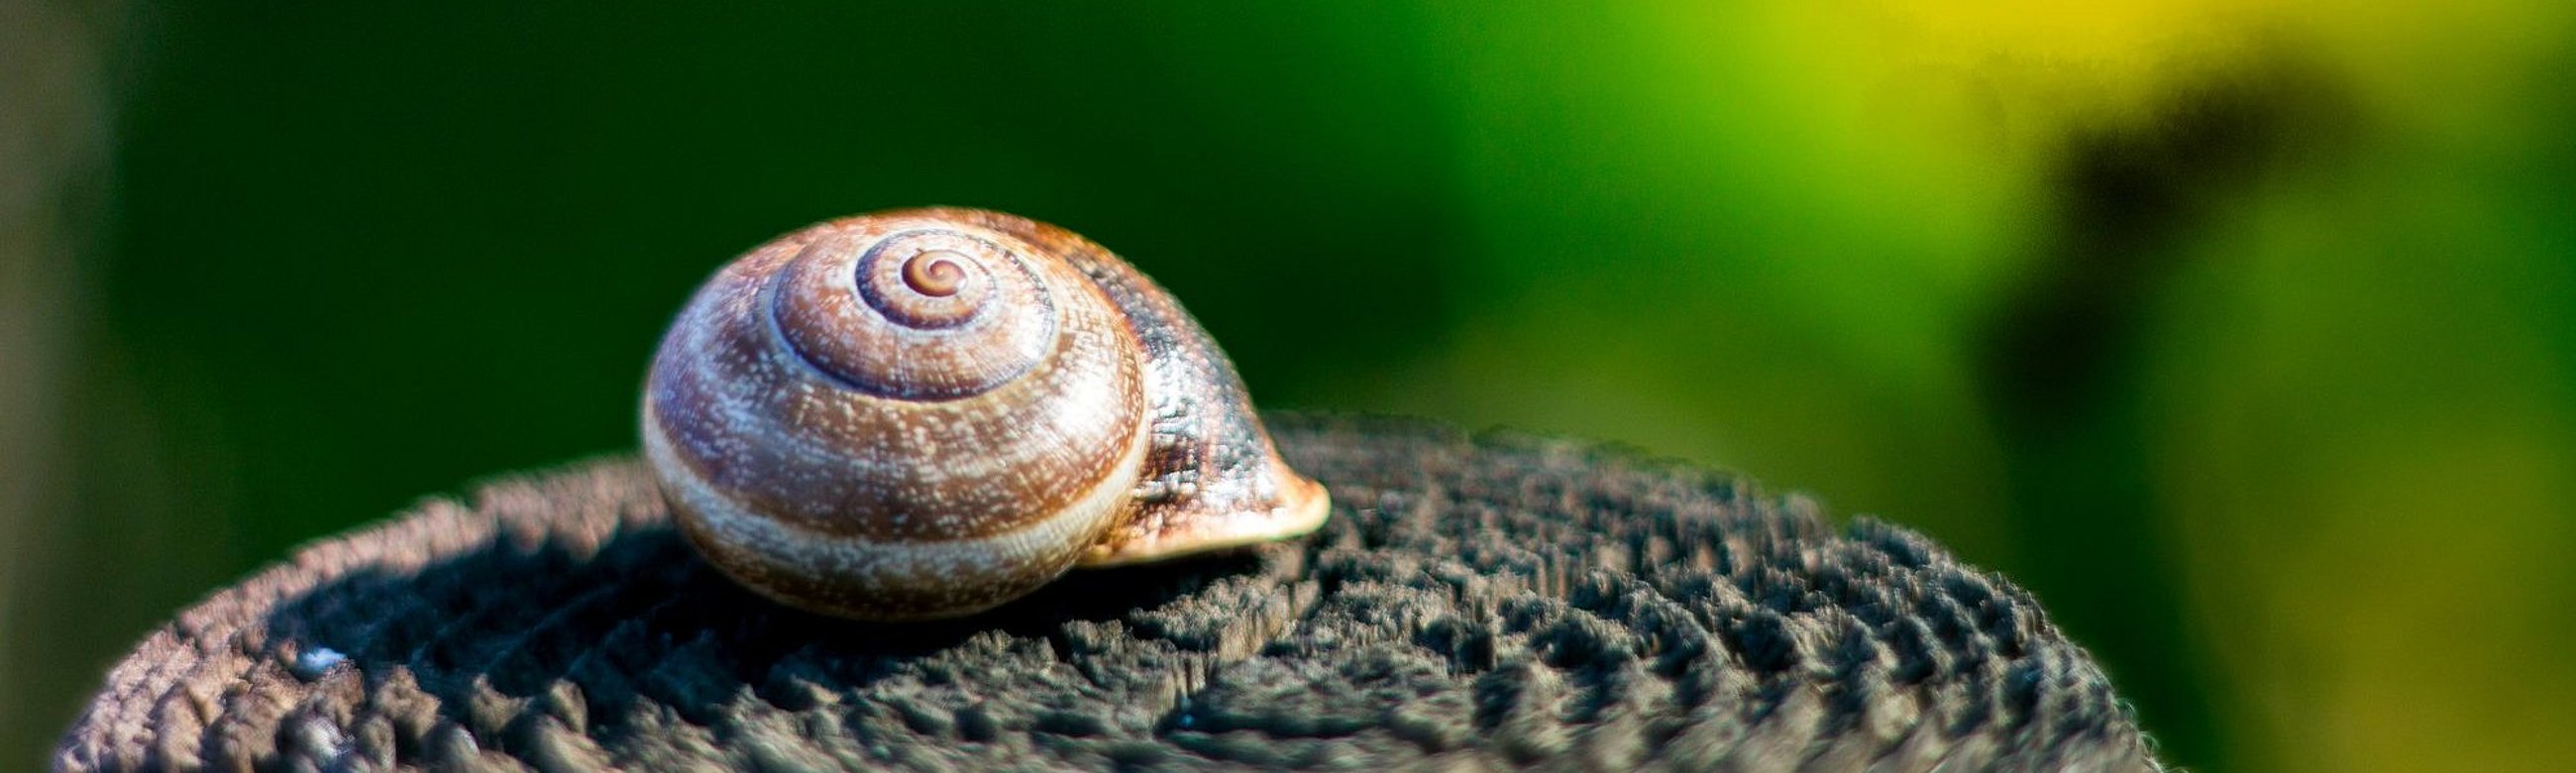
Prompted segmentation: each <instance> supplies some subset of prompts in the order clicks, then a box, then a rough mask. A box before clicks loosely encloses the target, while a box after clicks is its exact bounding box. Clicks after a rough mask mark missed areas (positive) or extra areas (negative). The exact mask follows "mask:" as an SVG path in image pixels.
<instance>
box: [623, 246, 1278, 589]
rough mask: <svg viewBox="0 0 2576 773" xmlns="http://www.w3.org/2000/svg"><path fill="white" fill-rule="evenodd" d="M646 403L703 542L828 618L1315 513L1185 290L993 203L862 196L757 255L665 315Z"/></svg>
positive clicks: (1111, 561)
mask: <svg viewBox="0 0 2576 773" xmlns="http://www.w3.org/2000/svg"><path fill="white" fill-rule="evenodd" d="M642 413H643V416H642V418H643V440H644V450H645V456H646V457H647V459H648V460H649V462H650V465H651V467H652V470H653V472H654V476H655V478H656V479H657V481H658V482H659V484H660V487H661V489H662V493H663V497H664V500H665V501H667V502H668V503H669V504H670V506H671V511H672V514H673V518H674V520H676V521H677V522H678V524H679V526H680V531H681V532H682V533H683V534H685V535H686V536H687V538H688V541H689V542H690V543H691V544H692V545H694V546H696V548H697V550H698V552H699V553H700V554H701V555H703V556H704V557H706V558H707V559H708V561H709V563H712V564H714V565H715V566H716V567H717V568H719V569H720V570H722V571H723V573H724V574H726V575H727V576H730V577H731V578H733V579H734V580H735V581H736V582H738V583H740V584H742V585H744V586H747V587H749V588H751V589H752V590H755V591H757V592H759V593H761V594H762V595H765V596H768V597H770V598H772V599H775V600H778V601H780V602H784V603H786V604H788V605H791V606H795V607H800V608H804V609H808V610H812V611H816V612H822V613H826V614H832V615H838V616H842V617H851V618H858V619H867V620H908V619H927V618H942V617H958V616H964V615H970V614H974V613H976V612H980V611H983V610H986V609H990V608H992V607H994V606H998V605H1000V604H1002V603H1004V602H1007V601H1009V600H1011V599H1014V598H1018V597H1020V596H1023V595H1026V594H1028V593H1029V592H1031V591H1033V590H1035V589H1037V588H1038V587H1040V586H1042V585H1044V584H1046V583H1048V582H1050V581H1053V580H1054V579H1055V578H1057V577H1058V576H1060V575H1062V574H1064V573H1065V572H1066V571H1068V570H1069V569H1071V568H1073V567H1076V566H1085V567H1096V566H1113V565H1120V564H1131V563H1140V562H1146V561H1155V560H1161V559H1166V558H1171V557H1175V556H1181V555H1188V554H1193V553H1200V552H1206V551H1213V550H1219V549H1224V548H1232V547H1239V546H1245V545H1252V544H1257V543H1262V542H1268V541H1272V540H1278V539H1284V538H1287V537H1293V536H1297V535H1301V534H1305V533H1307V532H1309V531H1313V530H1314V529H1315V528H1316V527H1317V526H1320V525H1321V524H1322V523H1323V522H1324V518H1325V515H1326V513H1327V511H1328V509H1329V504H1328V503H1329V497H1328V495H1327V494H1326V492H1325V491H1324V488H1323V486H1321V485H1320V484H1317V483H1316V482H1315V481H1313V480H1310V479H1308V478H1306V477H1304V476H1302V475H1299V474H1298V473H1297V472H1296V471H1294V470H1292V469H1290V468H1289V467H1288V465H1287V464H1286V463H1285V462H1283V461H1281V459H1280V457H1279V453H1278V450H1277V449H1276V448H1275V447H1274V446H1273V444H1272V443H1271V440H1270V436H1269V433H1268V431H1267V430H1265V429H1264V428H1263V427H1262V425H1261V420H1260V418H1259V417H1258V416H1257V415H1255V414H1254V413H1253V411H1252V406H1251V403H1250V401H1249V399H1248V398H1247V397H1246V395H1245V391H1244V387H1243V381H1242V379H1241V377H1239V376H1237V375H1236V374H1235V371H1234V366H1233V365H1232V363H1230V362H1229V361H1228V360H1227V359H1226V357H1225V354H1224V353H1223V352H1222V351H1219V350H1218V348H1217V346H1216V343H1215V342H1214V341H1213V340H1212V339H1210V338H1209V337H1208V334H1207V333H1206V331H1204V330H1202V329H1200V327H1199V325H1198V322H1197V321H1196V320H1194V319H1192V318H1191V317H1190V316H1189V314H1188V313H1187V312H1185V311H1183V310H1182V309H1181V306H1180V304H1179V303H1178V302H1176V301H1174V300H1173V299H1172V297H1171V296H1170V295H1169V294H1167V293H1166V292H1164V291H1163V289H1162V288H1160V287H1158V286H1156V285H1155V284H1154V283H1153V282H1152V281H1151V280H1149V279H1147V278H1145V276H1144V275H1143V274H1141V273H1138V272H1137V271H1136V269H1135V268H1133V267H1131V266H1129V265H1127V263H1126V262H1125V261H1123V260H1120V259H1119V258H1118V257H1117V256H1116V255H1113V254H1111V253H1110V252H1109V251H1108V250H1107V249H1104V248H1102V247H1101V246H1099V245H1097V244H1093V243H1092V242H1091V241H1089V240H1087V239H1084V238H1082V237H1081V236H1078V235H1075V234H1074V233H1073V232H1070V231H1066V230H1064V229H1061V228H1057V227H1055V226H1051V225H1047V224H1044V223H1039V222H1035V221H1032V220H1028V219H1025V218H1021V217H1017V216H1013V215H1008V214H1003V213H999V212H989V211H983V210H974V209H950V208H939V209H911V210H897V211H889V212H879V213H875V214H869V215H860V216H855V217H848V218H842V219H839V220H832V221H828V222H825V223H821V224H818V225H814V226H811V227H808V228H806V229H804V230H801V231H796V232H794V233H790V234H787V235H785V236H781V237H779V238H777V239H775V240H772V241H770V242H768V243H766V244H763V245H761V246H759V247H755V248H753V249H752V250H751V251H750V252H748V253H745V254H744V255H742V256H741V257H739V258H737V259H735V260H734V261H733V262H732V263H730V264H728V265H726V266H725V267H723V268H722V269H720V270H718V271H717V272H716V274H715V276H714V277H712V278H710V279H709V280H707V283H706V284H705V285H704V286H702V287H700V288H699V289H698V291H697V293H696V295H695V296H694V297H692V298H691V299H690V301H689V303H688V305H687V306H686V307H685V308H683V309H682V310H681V312H680V314H679V316H678V318H677V319H676V320H675V321H673V322H672V324H671V327H670V330H669V332H667V333H665V334H664V336H663V338H662V342H661V348H660V349H659V350H658V351H657V352H656V353H655V354H654V357H653V364H652V367H651V370H650V372H649V374H648V375H647V376H646V378H645V386H644V399H643V411H642Z"/></svg>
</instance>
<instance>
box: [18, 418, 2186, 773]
mask: <svg viewBox="0 0 2576 773" xmlns="http://www.w3.org/2000/svg"><path fill="white" fill-rule="evenodd" d="M1272 422H1273V424H1272V427H1273V429H1274V431H1275V432H1276V434H1277V439H1278V441H1279V444H1280V447H1281V449H1282V450H1283V451H1284V452H1285V453H1286V454H1287V456H1288V458H1289V461H1290V462H1291V463H1292V464H1294V465H1296V466H1297V468H1298V469H1300V470H1302V471H1304V472H1306V473H1308V474H1310V475H1313V476H1315V477H1316V478H1317V479H1319V480H1321V481H1323V482H1324V483H1325V484H1326V485H1327V486H1330V487H1331V489H1332V495H1333V500H1334V511H1333V515H1332V520H1331V521H1330V523H1328V524H1326V525H1325V527H1324V528H1323V529H1322V531H1321V532H1319V533H1317V534H1315V535H1313V536H1311V537H1309V538H1306V539H1303V540H1299V541H1293V542H1289V543H1284V544H1279V545H1271V546H1265V547H1261V548H1256V549H1248V550H1243V551H1239V552H1234V553H1226V554H1218V555H1212V556H1207V557H1204V558H1198V559H1191V560H1183V561H1179V562H1175V563H1166V564H1158V565H1149V566H1139V567H1129V568H1122V569H1111V570H1098V571H1077V572H1075V573H1073V574H1070V575H1068V576H1066V577H1065V578H1063V579H1062V580H1059V581H1057V582H1056V583H1054V584H1052V585H1049V586H1047V587H1046V588H1044V589H1043V590H1041V591H1039V592H1038V593H1037V594H1035V595H1033V596H1030V597H1028V598H1025V599H1022V600H1020V601H1017V602H1013V603H1011V604H1009V605H1007V606H1004V607H1002V608H1000V609H997V610H994V611H992V612H988V613H985V614H982V615H978V616H975V617H972V618H968V619H963V620H954V621H944V622H936V623H926V624H923V623H911V624H881V623H880V624H872V623H860V622H850V621H843V620H837V619H831V618H825V617H819V616H815V615H811V614H806V613H802V612H798V611H795V610H792V609H788V608H785V607H782V606H779V605H777V604H774V603H771V602H769V601H766V600H764V599H762V598H760V597H758V596H755V595H752V594H751V593H749V592H747V591H745V590H742V589H740V588H737V587H736V586H734V585H733V584H732V583H731V582H729V581H727V580H726V579H725V578H724V577H723V576H722V575H720V574H718V573H717V572H716V571H715V570H714V569H713V568H712V567H709V566H707V565H705V564H704V563H702V562H701V561H700V560H699V559H698V558H697V556H696V555H695V554H694V553H693V552H691V550H690V548H689V547H688V546H687V544H686V543H685V542H684V541H683V540H682V539H681V538H680V536H679V535H678V533H677V532H676V531H674V529H673V528H672V526H671V525H670V523H669V522H668V516H667V514H666V512H665V510H664V507H663V504H662V500H661V497H660V496H659V495H658V494H657V493H656V492H655V489H654V487H653V484H652V481H651V478H650V475H649V474H648V473H647V472H646V471H645V470H644V469H643V467H642V466H641V465H640V464H638V463H637V462H635V461H633V460H629V459H610V460H603V461H596V462H591V463H586V464H580V465H575V466H571V467H568V468H565V469H560V470H555V471H552V472H546V473H541V474H535V475H529V476H525V477H517V478H511V479H506V480H501V481H497V482H494V483H491V484H489V485H486V486H483V487H482V488H481V489H480V490H479V491H477V492H475V493H474V495H473V496H472V498H471V500H470V501H469V502H466V503H456V502H448V501H431V502H427V503H425V504H423V505H421V506H419V507H418V508H417V509H415V510H414V511H413V512H411V513H409V514H407V515H404V516H402V517H400V518H396V519H394V520H391V521H388V522H385V523H382V524H379V525H376V526H372V527H369V528H366V529H362V530H359V531H356V532H354V533H351V534H348V535H345V536H341V537H338V538H334V539H331V540H328V541H324V542H321V543H317V544H314V545H312V546H309V547H306V548H304V549H303V550H301V551H299V552H298V553H297V554H296V555H295V556H294V558H293V559H292V560H289V561H287V562H286V563H283V564H279V565H276V566H273V567H270V568H268V569H266V570H264V571H262V572H260V573H258V574H257V575H255V576H253V577H251V578H249V579H248V580H245V581H243V582H241V583H240V584H238V585H235V586H233V587H231V588H227V589H224V590H222V591H221V592H218V593H216V594H215V595H213V596H212V597H210V598H208V599H206V600H205V601H203V602H201V603H199V604H197V605H196V606H195V607H193V608H191V609H189V610H187V611H186V612H184V613H182V614H180V615H179V617H178V619H176V620H175V621H172V622H171V623H169V624H168V625H166V626H164V627H163V628H161V629H160V630H158V631H155V632H154V633H152V634H151V635H150V636H149V637H148V638H146V639H145V640H144V641H143V643H142V644H141V645H140V646H138V647H137V648H136V649H135V651H134V652H133V654H131V655H130V656H128V657H127V658H126V659H125V661H124V662H123V663H121V664H120V665H118V666H116V667H115V668H114V669H113V670H112V671H110V672H109V674H108V676H107V681H106V684H105V686H104V687H103V688H102V690H101V691H100V692H99V694H98V695H97V697H96V698H95V699H94V700H93V701H92V702H91V704H90V706H89V708H88V709H87V710H86V711H85V712H84V713H83V714H82V715H81V717H80V719H79V720H78V722H76V723H75V724H74V725H73V727H72V728H71V730H70V732H69V733H68V734H67V735H66V737H65V738H64V739H63V741H62V744H61V746H60V748H59V749H58V750H57V751H56V754H55V757H54V764H55V766H56V767H57V768H59V769H64V770H76V771H87V770H132V769H163V768H198V767H211V768H220V769H277V770H382V769H404V768H421V769H436V770H447V769H459V770H548V771H551V770H600V769H610V768H620V769H631V770H668V769H690V770H714V769H730V770H833V769H844V768H849V769H872V768H900V769H925V770H946V769H960V770H966V769H978V770H980V769H992V768H1013V769H1107V768H1135V769H1175V770H1193V769H1221V768H1238V767H1291V768H1332V769H1386V768H1397V769H1413V768H1422V767H1440V768H1443V769H1457V770H1469V769H1483V768H1523V767H1528V768H1543V769H1558V770H1564V769H1586V770H1590V769H1601V770H1625V769H1637V768H1671V769H1725V770H1862V769H1868V770H1890V771H1901V770H1932V769H1935V768H1942V769H1947V770H2029V771H2039V770H2048V771H2057V770H2122V771H2130V770H2135V771H2148V770H2155V769H2156V763H2155V762H2154V760H2153V757H2152V755H2151V754H2150V752H2149V751H2148V750H2147V747H2146V745H2145V741H2144V738H2143V736H2142V735H2141V734H2140V732H2139V730H2138V728H2137V726H2136V724H2135V722H2134V721H2133V719H2132V717H2131V715H2130V714H2129V713H2128V711H2127V709H2126V707H2125V705H2124V704H2123V703H2122V702H2121V700H2120V699H2119V697H2118V696H2117V695H2116V694H2114V693H2113V691H2112V690H2111V687H2110V685H2109V683H2108V681H2106V680H2105V679H2104V677H2103V675H2102V673H2101V672H2100V670H2099V669H2098V668H2097V667H2096V666H2095V665H2094V664H2093V662H2092V660H2091V659H2090V658H2089V657H2087V656H2086V655H2085V653H2084V652H2083V650H2082V649H2080V648H2079V647H2077V646H2076V645H2074V644H2073V643H2071V642H2069V641H2067V640H2066V639H2065V638H2064V637H2063V636H2061V635H2060V634H2059V633H2058V631H2057V630H2056V628H2054V627H2053V626H2051V625H2049V623H2048V622H2047V618H2046V616H2045V615H2044V614H2043V613H2042V612H2041V610H2040V608H2039V605H2038V604H2037V603H2036V602H2034V601H2033V600H2032V598H2031V597H2030V595H2029V594H2027V593H2025V592H2023V591H2022V590H2021V589H2019V588H2016V587H2013V586H2012V585H2010V584H2008V583H2006V582H2004V581H2003V580H2001V579H1998V578H1996V577H1993V576H1991V575H1987V574H1984V573H1981V572H1979V571H1977V570H1975V569H1972V568H1969V567H1966V566H1962V565H1960V564H1958V563H1956V562H1954V561H1953V560H1952V559H1951V558H1950V556H1949V555H1948V554H1946V553H1945V552H1943V551H1942V550H1941V548H1940V547H1938V546H1937V545H1934V544H1933V543H1932V542H1931V541H1930V540H1928V539H1925V538H1924V537H1922V536H1920V535H1917V534H1914V533H1912V532H1909V531H1906V530H1904V529H1901V528H1898V527H1895V526H1890V525H1887V524H1884V523H1880V522H1876V521H1872V520H1867V519H1861V520H1858V521H1857V522H1855V523H1853V524H1851V525H1850V526H1848V527H1843V528H1837V527H1835V526H1833V525H1831V524H1830V523H1829V522H1828V521H1827V520H1826V518H1825V517H1824V516H1823V515H1822V514H1820V513H1819V512H1818V509H1817V508H1816V507H1815V506H1814V505H1813V504H1812V503H1810V502H1808V501H1806V500H1803V499H1800V498H1798V497H1794V496H1791V497H1785V498H1773V497H1767V496H1764V495H1761V494H1760V493H1758V492H1757V491H1756V490H1755V489H1754V488H1753V485H1752V484H1751V483H1750V482H1749V481H1746V480H1744V479H1742V478H1738V477H1733V476H1729V475H1726V474H1723V473H1717V472H1711V471H1706V470H1701V469H1695V468H1691V467H1687V466H1682V465H1677V464H1673V463H1667V462H1657V461H1651V460H1646V459H1641V458H1639V457H1637V456H1635V455H1633V454H1630V453H1626V452H1622V451H1619V450H1616V449H1605V448H1602V447H1599V446H1593V445H1586V444H1580V443H1574V442H1569V441H1563V440H1551V439H1544V438H1534V437H1526V436H1513V435H1489V436H1485V437H1478V438H1469V437H1467V436H1464V435H1461V434H1459V433H1457V432H1455V431H1453V430H1449V429H1446V428H1443V427H1440V426H1436V425H1430V424H1424V423H1419V422H1409V421H1399V420H1385V419H1366V420H1364V419H1347V418H1326V417H1304V416H1274V417H1273V418H1272Z"/></svg>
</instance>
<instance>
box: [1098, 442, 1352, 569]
mask: <svg viewBox="0 0 2576 773" xmlns="http://www.w3.org/2000/svg"><path fill="white" fill-rule="evenodd" d="M1271 473H1272V475H1273V476H1274V477H1275V479H1276V480H1278V481H1279V483H1280V489H1281V492H1280V496H1279V498H1278V504H1276V505H1274V506H1272V507H1270V508H1269V509H1266V510H1243V511H1237V512H1232V513H1215V514H1202V515H1195V516H1192V517H1190V518H1189V519H1188V520H1187V521H1186V522H1185V524H1183V525H1181V526H1179V527H1177V528H1167V529H1163V530H1157V531H1151V532H1147V533H1145V534H1143V535H1140V536H1135V537H1131V538H1130V539H1127V540H1125V541H1120V542H1104V543H1101V544H1097V545H1093V546H1092V547H1091V549H1090V550H1089V551H1087V552H1085V553H1083V555H1082V558H1081V560H1080V561H1079V562H1077V563H1076V564H1075V565H1076V566H1078V567H1083V568H1100V567H1112V566H1128V565H1132V564H1143V563H1152V562H1156V561H1164V560H1169V559H1174V558H1180V557H1183V556H1192V555H1198V554H1202V553H1214V552H1218V551H1224V550H1231V549H1234V548H1241V547H1249V546H1252V545H1260V544H1264V543H1270V542H1277V541H1280V540H1285V539H1288V538H1291V537H1298V536H1303V535H1305V534H1307V533H1309V532H1312V531H1314V530H1316V529H1318V528H1321V527H1322V526H1323V525H1324V521H1325V520H1326V519H1328V518H1330V517H1331V516H1332V513H1333V498H1332V494H1331V492H1329V491H1326V490H1325V489H1324V485H1323V484H1321V483H1317V482H1315V481H1313V480H1311V479H1308V478H1307V477H1305V476H1303V475H1299V474H1297V473H1296V471H1294V470H1290V469H1288V466H1287V465H1285V464H1281V463H1278V462H1276V461H1274V462H1272V465H1271ZM1111 533H1112V534H1118V533H1119V532H1116V531H1113V532H1111Z"/></svg>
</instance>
